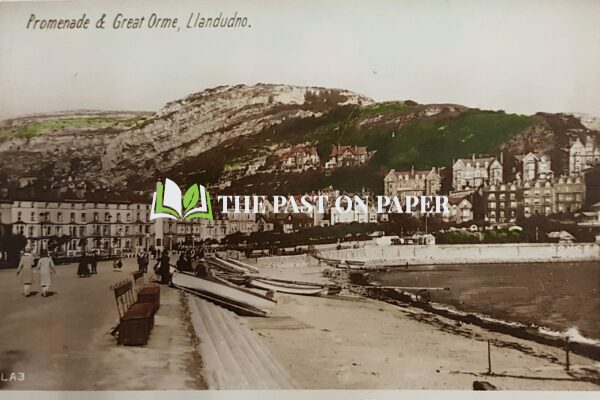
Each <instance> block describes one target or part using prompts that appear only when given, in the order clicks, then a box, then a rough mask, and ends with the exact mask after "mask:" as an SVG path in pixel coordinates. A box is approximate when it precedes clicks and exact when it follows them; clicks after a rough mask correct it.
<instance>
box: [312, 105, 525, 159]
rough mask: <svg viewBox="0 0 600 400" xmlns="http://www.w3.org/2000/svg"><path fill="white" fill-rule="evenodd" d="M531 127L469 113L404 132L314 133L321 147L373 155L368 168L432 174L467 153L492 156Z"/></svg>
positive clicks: (355, 129) (499, 115) (514, 119)
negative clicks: (366, 150)
mask: <svg viewBox="0 0 600 400" xmlns="http://www.w3.org/2000/svg"><path fill="white" fill-rule="evenodd" d="M533 122H534V119H533V117H529V116H522V115H515V114H505V113H504V112H494V111H479V110H470V111H467V112H463V113H461V114H460V115H459V116H458V117H456V118H452V119H442V120H435V119H431V118H424V119H421V118H419V119H415V120H414V121H412V122H410V123H408V124H407V125H405V126H402V127H399V128H398V127H394V126H382V127H377V126H375V127H366V128H364V127H359V126H358V125H356V124H353V125H350V126H349V127H347V128H346V129H345V131H344V132H343V134H339V133H338V131H337V130H336V129H327V130H317V131H315V132H314V134H313V137H314V138H315V139H316V140H318V141H319V143H320V147H326V148H328V147H330V146H331V145H333V144H335V143H336V142H339V143H340V144H355V145H360V146H368V147H369V149H372V150H377V153H376V154H375V156H374V157H373V160H372V164H374V165H376V166H383V167H389V168H399V169H402V168H410V167H411V166H413V165H414V166H415V167H416V168H430V167H441V166H447V165H450V164H451V162H452V159H453V158H458V157H464V156H467V155H469V154H471V153H480V154H483V153H491V152H493V151H494V150H495V149H496V148H497V146H498V145H500V144H501V143H503V142H505V141H506V140H508V139H510V138H511V137H513V136H514V135H516V134H517V133H519V132H521V131H522V130H524V129H525V128H527V127H529V126H531V125H532V124H533Z"/></svg>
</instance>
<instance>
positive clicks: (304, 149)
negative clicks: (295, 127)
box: [275, 146, 317, 158]
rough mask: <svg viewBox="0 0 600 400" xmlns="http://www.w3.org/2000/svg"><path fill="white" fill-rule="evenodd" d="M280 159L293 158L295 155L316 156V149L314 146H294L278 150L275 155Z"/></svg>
mask: <svg viewBox="0 0 600 400" xmlns="http://www.w3.org/2000/svg"><path fill="white" fill-rule="evenodd" d="M275 154H276V155H277V156H279V157H281V158H287V157H293V156H297V155H311V156H312V155H316V154H317V149H316V148H315V147H314V146H294V147H286V148H284V149H279V150H277V152H276V153H275Z"/></svg>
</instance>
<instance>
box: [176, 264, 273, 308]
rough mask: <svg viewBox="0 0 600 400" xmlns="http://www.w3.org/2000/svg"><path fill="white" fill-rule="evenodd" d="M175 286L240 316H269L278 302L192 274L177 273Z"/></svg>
mask: <svg viewBox="0 0 600 400" xmlns="http://www.w3.org/2000/svg"><path fill="white" fill-rule="evenodd" d="M172 282H173V285H175V286H176V287H178V288H180V289H183V290H185V291H186V292H189V293H192V294H195V295H198V296H200V297H203V298H205V299H207V300H209V301H211V302H213V303H216V304H218V305H221V306H223V307H225V308H228V309H230V310H232V311H234V312H236V313H238V314H240V315H252V316H268V315H269V314H270V313H271V310H272V309H273V307H274V306H275V304H276V302H275V301H273V300H271V299H269V298H267V297H266V296H261V295H258V294H256V293H253V292H251V291H249V290H245V289H243V288H240V287H238V286H235V285H230V284H227V283H226V282H215V281H212V280H209V279H204V278H199V277H196V276H194V275H191V274H187V273H183V272H176V273H174V274H173V278H172Z"/></svg>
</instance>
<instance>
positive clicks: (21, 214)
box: [17, 211, 23, 221]
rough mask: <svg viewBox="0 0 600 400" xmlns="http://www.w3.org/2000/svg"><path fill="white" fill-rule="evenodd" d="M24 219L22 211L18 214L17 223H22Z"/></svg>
mask: <svg viewBox="0 0 600 400" xmlns="http://www.w3.org/2000/svg"><path fill="white" fill-rule="evenodd" d="M22 219H23V213H22V212H21V211H19V212H17V221H21V220H22Z"/></svg>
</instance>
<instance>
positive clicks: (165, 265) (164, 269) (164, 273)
mask: <svg viewBox="0 0 600 400" xmlns="http://www.w3.org/2000/svg"><path fill="white" fill-rule="evenodd" d="M170 268H171V265H170V264H169V255H168V254H167V252H166V251H163V252H162V256H161V257H160V259H159V260H158V262H157V263H156V266H155V271H156V273H157V274H158V275H160V283H163V284H167V285H168V284H169V283H170V282H171V271H170Z"/></svg>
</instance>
